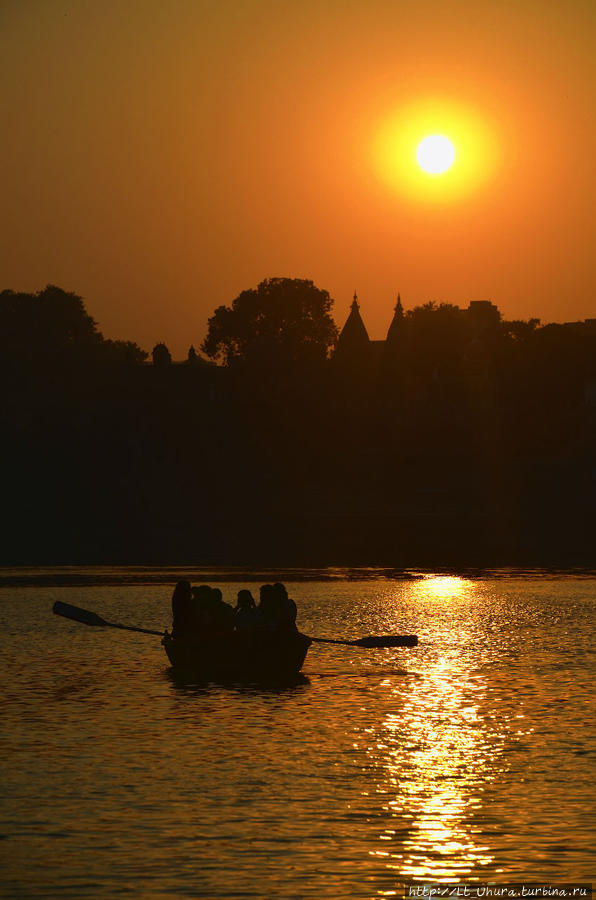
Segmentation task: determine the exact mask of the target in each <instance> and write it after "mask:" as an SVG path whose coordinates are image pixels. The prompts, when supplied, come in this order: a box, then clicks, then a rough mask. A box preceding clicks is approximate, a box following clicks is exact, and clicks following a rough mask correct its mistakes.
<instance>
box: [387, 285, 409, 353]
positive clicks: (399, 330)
mask: <svg viewBox="0 0 596 900" xmlns="http://www.w3.org/2000/svg"><path fill="white" fill-rule="evenodd" d="M404 325H405V317H404V308H403V306H402V303H401V296H400V294H398V295H397V303H396V304H395V311H394V313H393V319H392V320H391V325H390V326H389V331H388V332H387V349H390V348H391V347H392V346H395V345H396V344H401V342H402V339H403V335H404Z"/></svg>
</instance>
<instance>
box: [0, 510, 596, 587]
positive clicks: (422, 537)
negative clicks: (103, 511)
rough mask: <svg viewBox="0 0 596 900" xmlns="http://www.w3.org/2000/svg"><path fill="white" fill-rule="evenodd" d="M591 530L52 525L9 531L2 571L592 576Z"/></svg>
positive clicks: (476, 523)
mask: <svg viewBox="0 0 596 900" xmlns="http://www.w3.org/2000/svg"><path fill="white" fill-rule="evenodd" d="M594 546H595V541H594V523H593V521H592V520H591V519H590V518H589V517H588V516H587V515H586V516H582V515H581V511H578V510H573V511H568V512H567V513H566V514H565V515H563V514H561V515H560V516H558V517H557V519H556V521H553V518H547V517H544V518H543V519H541V520H540V521H537V520H536V519H516V520H511V519H500V520H498V521H496V522H495V521H494V520H492V519H490V518H488V517H487V516H481V515H476V516H474V515H466V514H463V513H462V514H460V515H458V516H455V515H452V516H442V515H434V516H433V515H431V514H428V513H426V514H422V513H421V514H419V515H411V514H410V515H395V514H393V515H392V514H369V515H366V514H352V515H349V514H346V513H344V514H342V515H339V514H338V515H332V514H328V515H319V516H316V515H307V514H296V515H293V516H292V515H287V516H285V517H281V516H280V515H274V514H272V515H271V517H263V518H259V517H257V516H254V515H252V516H251V515H248V516H246V517H244V516H242V517H241V516H240V515H239V516H238V517H233V518H226V517H224V516H213V517H210V518H209V521H206V522H205V523H204V525H203V526H202V527H201V526H200V525H199V524H196V523H194V524H193V523H187V524H185V525H183V526H179V527H177V526H176V525H175V524H174V523H163V522H161V523H158V522H149V523H146V522H131V523H130V526H129V525H128V524H127V522H126V521H123V520H122V519H121V518H119V517H118V516H117V515H116V516H115V521H114V523H112V524H111V525H110V524H109V523H107V522H104V523H99V526H98V523H89V522H81V521H76V522H64V521H59V520H54V522H52V521H51V520H49V519H48V518H47V517H45V516H43V515H42V514H41V513H39V514H37V516H36V517H35V519H34V521H31V522H30V527H28V528H26V527H23V528H22V530H21V529H16V528H13V530H12V531H11V533H10V534H9V535H8V538H7V540H5V541H4V544H3V547H2V549H1V551H0V564H1V565H3V566H35V565H46V566H48V565H64V566H69V565H102V566H106V565H107V566H109V565H143V566H162V565H165V566H168V565H171V566H176V565H183V566H187V565H194V566H223V567H230V566H232V567H240V568H242V567H244V568H246V569H248V570H253V569H256V568H260V569H264V568H265V569H266V568H269V567H274V568H292V567H307V568H321V567H330V566H341V567H348V568H349V567H362V566H372V567H389V568H390V569H392V570H398V571H403V570H411V569H416V568H418V569H423V570H429V569H431V570H437V569H442V570H443V569H444V570H448V571H456V572H460V573H461V572H465V571H467V570H468V569H470V568H472V569H484V568H491V569H492V568H499V567H518V568H522V569H528V568H530V569H531V568H535V567H543V568H547V569H552V568H558V569H563V570H569V569H573V568H575V567H583V568H591V567H594V566H596V553H595V551H594Z"/></svg>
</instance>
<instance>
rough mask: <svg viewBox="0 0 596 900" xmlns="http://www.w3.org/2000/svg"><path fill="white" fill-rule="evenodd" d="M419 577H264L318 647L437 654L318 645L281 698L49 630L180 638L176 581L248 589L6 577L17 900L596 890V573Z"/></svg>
mask: <svg viewBox="0 0 596 900" xmlns="http://www.w3.org/2000/svg"><path fill="white" fill-rule="evenodd" d="M416 574H417V576H420V577H412V575H411V574H410V575H409V576H408V577H405V576H404V577H402V576H401V575H399V574H398V575H395V574H394V573H386V572H381V571H378V572H374V571H371V570H367V571H350V572H348V571H342V570H326V571H320V572H291V573H283V575H282V573H273V574H271V573H268V574H265V573H264V574H263V576H262V580H263V581H264V580H282V578H283V577H284V576H285V578H286V584H287V586H288V588H289V592H290V595H291V596H293V598H294V599H295V601H296V603H297V605H298V624H299V626H300V628H301V630H303V631H304V632H306V633H308V634H315V635H319V636H322V637H340V636H347V637H360V636H363V635H367V634H384V633H394V632H398V633H408V632H409V633H417V634H418V635H419V638H420V644H419V647H418V648H416V649H409V650H401V649H393V650H364V649H356V648H352V647H338V646H324V645H313V646H312V647H311V649H310V651H309V654H308V657H307V660H306V663H305V666H304V675H305V679H304V680H303V681H302V682H301V683H299V684H296V685H294V686H291V687H287V688H285V689H272V688H268V689H267V688H261V687H259V686H255V685H228V686H224V685H216V684H209V685H180V684H178V683H176V681H175V680H174V679H173V677H172V675H171V672H170V670H169V669H168V664H167V660H166V657H165V655H164V653H163V650H162V648H161V647H160V644H159V638H154V637H150V636H149V635H141V634H134V633H130V632H126V631H116V630H114V629H96V628H93V629H92V628H89V627H85V626H83V625H78V624H76V623H74V622H71V621H69V620H66V619H61V618H58V617H57V616H53V615H52V613H51V607H52V604H53V603H54V601H55V600H63V601H66V602H68V603H74V604H76V605H78V606H81V607H84V608H86V609H91V610H94V611H96V612H98V613H100V614H101V615H102V616H104V617H105V618H106V619H108V620H112V621H119V622H123V623H127V624H136V625H142V626H145V627H148V628H157V629H162V628H163V627H165V626H166V625H168V626H169V624H170V615H169V603H170V600H169V598H170V595H171V585H172V583H173V582H174V581H175V580H176V578H177V577H178V575H180V576H181V577H182V576H184V575H186V576H190V577H191V580H192V581H193V583H201V582H203V581H209V580H211V581H212V582H213V581H215V580H217V581H218V582H219V587H220V588H222V590H223V593H224V599H228V600H230V601H231V600H233V599H234V598H235V595H236V592H237V590H238V589H239V588H240V587H245V586H249V587H256V588H258V584H256V585H250V584H249V585H247V582H246V580H245V579H246V577H247V576H245V575H240V574H239V573H237V572H221V571H220V572H211V573H205V572H199V571H194V572H193V571H189V572H184V571H177V572H176V573H174V572H171V571H169V572H168V571H166V572H164V571H157V570H126V569H120V570H114V569H111V570H103V569H95V570H60V571H46V572H41V571H39V570H33V571H29V572H22V571H20V572H19V571H17V572H6V571H5V572H4V573H3V575H2V577H0V610H1V627H2V633H3V644H4V653H3V655H2V663H1V668H2V683H3V685H4V688H3V691H2V700H1V702H2V738H1V747H0V753H1V757H2V760H3V765H4V768H5V775H4V778H3V791H2V798H1V801H0V835H1V838H2V839H1V840H0V858H1V860H2V880H1V884H0V892H2V895H3V896H7V897H11V898H12V897H35V898H39V897H43V898H45V897H56V898H58V897H59V898H63V897H76V898H82V897H85V898H99V897H102V898H103V897H106V898H107V897H110V898H111V897H114V896H116V895H120V894H123V895H125V896H126V895H127V896H129V897H133V898H136V897H139V898H158V897H159V898H166V897H168V898H169V897H206V898H241V897H242V898H317V900H322V898H330V900H339V898H377V897H383V896H393V895H394V894H395V892H396V891H399V889H400V886H401V885H403V884H404V883H407V882H411V881H422V882H431V881H438V882H445V883H450V882H460V881H464V882H468V881H470V882H472V881H481V882H484V881H496V882H499V883H501V882H507V881H520V880H530V881H534V882H536V881H554V882H565V881H567V882H569V881H584V882H585V881H590V880H592V878H593V876H594V875H595V874H596V853H595V848H596V817H595V812H594V783H595V781H596V767H595V759H594V757H595V747H596V742H595V727H594V725H595V723H594V706H593V696H594V681H595V661H594V639H593V635H594V626H595V621H594V618H595V607H596V604H595V599H594V598H595V597H596V577H595V576H594V575H552V574H548V573H530V574H524V575H520V574H516V573H511V572H510V573H503V572H497V573H483V574H482V575H480V576H466V577H462V576H455V575H444V574H438V575H437V574H434V575H433V574H431V573H426V574H424V575H423V576H421V573H416ZM254 577H255V579H256V580H258V579H259V576H258V575H255V576H254ZM594 880H596V879H594Z"/></svg>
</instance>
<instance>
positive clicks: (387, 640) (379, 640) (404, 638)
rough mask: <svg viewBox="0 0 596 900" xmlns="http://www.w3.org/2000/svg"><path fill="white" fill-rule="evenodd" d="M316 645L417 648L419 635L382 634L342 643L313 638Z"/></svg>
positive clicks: (335, 639)
mask: <svg viewBox="0 0 596 900" xmlns="http://www.w3.org/2000/svg"><path fill="white" fill-rule="evenodd" d="M310 639H311V641H313V642H314V643H315V644H346V645H347V646H348V647H415V646H416V645H417V644H418V635H417V634H380V635H378V636H375V635H372V634H371V635H370V636H369V637H363V638H358V640H355V641H342V640H338V639H337V638H319V637H311V638H310Z"/></svg>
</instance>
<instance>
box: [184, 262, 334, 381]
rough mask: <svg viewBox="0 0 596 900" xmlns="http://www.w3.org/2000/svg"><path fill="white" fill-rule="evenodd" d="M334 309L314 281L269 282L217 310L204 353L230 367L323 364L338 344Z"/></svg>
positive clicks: (282, 279)
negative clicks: (317, 362)
mask: <svg viewBox="0 0 596 900" xmlns="http://www.w3.org/2000/svg"><path fill="white" fill-rule="evenodd" d="M332 305H333V301H332V299H331V297H330V296H329V294H328V292H327V291H324V290H321V289H320V288H317V287H315V285H314V284H313V282H312V281H307V280H305V279H301V278H269V279H266V280H265V281H262V282H261V283H260V284H259V285H258V287H257V288H255V289H251V290H247V291H242V293H241V294H240V295H239V296H238V297H236V299H235V300H234V302H233V303H232V306H231V307H228V306H219V307H218V308H217V309H216V310H215V312H214V314H213V316H212V317H211V318H210V319H209V322H208V331H207V337H206V338H205V340H204V342H203V344H202V346H201V350H202V351H203V352H204V353H206V354H207V356H210V357H211V358H212V359H216V360H219V361H223V362H224V363H225V364H226V365H231V364H233V363H235V362H238V361H247V362H261V363H270V362H275V363H295V362H301V361H316V360H324V359H326V358H327V355H328V353H329V350H330V348H331V347H332V346H333V345H334V343H335V341H336V340H337V327H336V325H335V323H334V321H333V319H332V318H331V307H332Z"/></svg>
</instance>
